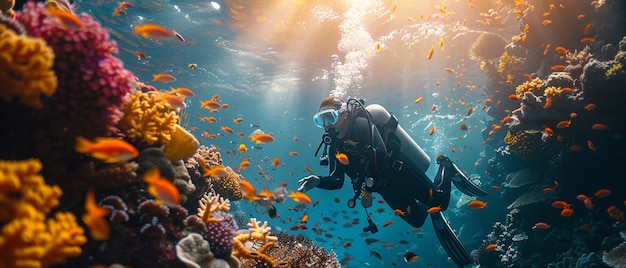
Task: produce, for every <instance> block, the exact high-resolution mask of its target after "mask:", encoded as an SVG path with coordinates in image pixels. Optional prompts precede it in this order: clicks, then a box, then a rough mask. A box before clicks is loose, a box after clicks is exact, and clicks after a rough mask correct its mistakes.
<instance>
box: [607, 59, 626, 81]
mask: <svg viewBox="0 0 626 268" xmlns="http://www.w3.org/2000/svg"><path fill="white" fill-rule="evenodd" d="M623 69H624V66H623V65H622V64H621V63H619V62H618V63H614V64H613V65H611V68H609V69H608V70H607V71H606V78H608V79H611V78H614V77H616V76H618V75H619V73H620V72H622V71H623Z"/></svg>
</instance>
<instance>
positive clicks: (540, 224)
mask: <svg viewBox="0 0 626 268" xmlns="http://www.w3.org/2000/svg"><path fill="white" fill-rule="evenodd" d="M537 228H539V229H550V225H549V224H547V223H545V222H538V223H535V225H534V226H533V229H537Z"/></svg>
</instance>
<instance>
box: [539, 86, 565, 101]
mask: <svg viewBox="0 0 626 268" xmlns="http://www.w3.org/2000/svg"><path fill="white" fill-rule="evenodd" d="M561 94H563V89H561V87H553V86H552V87H547V88H546V89H545V90H544V91H543V95H544V96H545V97H547V98H554V97H558V96H561Z"/></svg>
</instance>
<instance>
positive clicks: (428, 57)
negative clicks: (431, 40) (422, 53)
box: [426, 46, 435, 60]
mask: <svg viewBox="0 0 626 268" xmlns="http://www.w3.org/2000/svg"><path fill="white" fill-rule="evenodd" d="M433 52H435V46H432V47H431V48H430V50H428V55H426V58H427V59H429V60H430V58H432V57H433Z"/></svg>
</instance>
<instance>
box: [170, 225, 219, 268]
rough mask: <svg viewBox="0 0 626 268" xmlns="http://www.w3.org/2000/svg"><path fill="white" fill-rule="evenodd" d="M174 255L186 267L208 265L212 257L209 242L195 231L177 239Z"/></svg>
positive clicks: (199, 267)
mask: <svg viewBox="0 0 626 268" xmlns="http://www.w3.org/2000/svg"><path fill="white" fill-rule="evenodd" d="M176 256H177V257H178V259H179V260H180V261H182V262H184V263H185V264H186V265H187V267H188V268H205V267H210V266H209V263H210V262H211V260H213V259H214V256H213V253H212V252H211V248H210V245H209V242H208V241H206V240H204V238H202V236H201V235H199V234H196V233H190V234H189V235H187V236H185V237H184V238H183V239H181V240H180V241H178V244H176Z"/></svg>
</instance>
